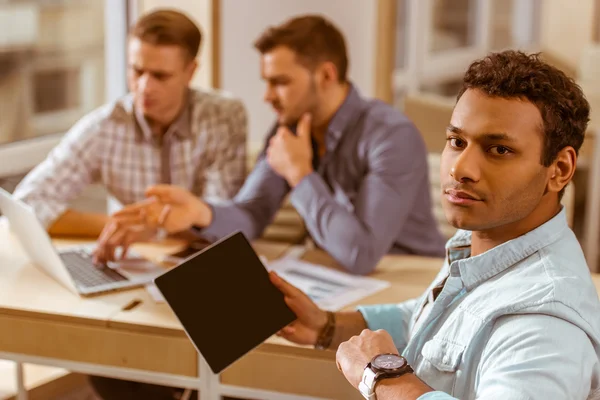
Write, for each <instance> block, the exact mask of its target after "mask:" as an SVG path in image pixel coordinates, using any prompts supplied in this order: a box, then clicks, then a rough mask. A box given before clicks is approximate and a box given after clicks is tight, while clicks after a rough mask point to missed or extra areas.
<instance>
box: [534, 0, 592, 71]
mask: <svg viewBox="0 0 600 400" xmlns="http://www.w3.org/2000/svg"><path fill="white" fill-rule="evenodd" d="M593 15H594V0H576V1H574V0H543V2H542V18H541V37H540V41H541V47H542V49H543V50H548V49H549V50H551V51H552V52H553V53H554V54H556V56H558V57H559V58H561V59H562V60H563V61H566V62H568V63H569V65H572V66H576V65H578V64H579V62H580V61H581V57H582V53H583V51H584V49H585V48H586V47H587V46H588V45H589V44H590V42H591V40H592V23H593Z"/></svg>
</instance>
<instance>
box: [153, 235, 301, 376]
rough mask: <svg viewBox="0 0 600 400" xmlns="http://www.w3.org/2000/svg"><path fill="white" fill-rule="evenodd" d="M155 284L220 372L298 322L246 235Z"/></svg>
mask: <svg viewBox="0 0 600 400" xmlns="http://www.w3.org/2000/svg"><path fill="white" fill-rule="evenodd" d="M154 283H155V284H156V287H157V288H158V289H159V290H160V292H161V293H162V295H163V296H164V298H165V301H166V302H167V303H168V304H169V306H170V307H171V309H172V310H173V312H174V313H175V315H176V316H177V318H178V319H179V321H180V322H181V324H182V325H183V328H184V330H185V332H186V333H187V335H188V337H189V338H190V340H191V341H192V342H193V344H194V346H195V347H196V349H197V350H198V352H200V354H201V355H202V356H203V357H204V359H205V360H206V362H207V363H208V365H209V367H210V368H211V370H212V371H213V372H214V373H216V374H217V373H220V372H221V371H223V370H224V369H225V368H227V367H228V366H229V365H231V364H232V363H233V362H235V361H236V360H238V359H239V358H240V357H242V356H243V355H244V354H246V353H248V352H249V351H250V350H252V349H254V348H255V347H256V346H258V345H259V344H261V343H262V342H264V341H265V340H266V339H268V338H269V337H270V336H272V335H273V334H275V333H276V332H277V331H279V330H280V329H281V328H283V327H285V326H286V325H288V324H290V323H291V322H293V321H294V320H295V319H296V316H295V314H294V313H293V312H292V311H291V310H290V309H289V307H288V306H287V304H286V303H285V302H284V299H283V294H282V293H281V292H280V291H279V290H278V289H277V288H276V287H275V286H273V284H272V283H271V281H270V280H269V275H268V272H267V270H266V269H265V266H264V265H263V263H262V262H261V260H260V258H259V257H258V255H257V254H256V253H255V252H254V249H253V248H252V246H251V245H250V243H249V242H248V240H247V239H246V237H245V236H244V235H243V234H242V233H241V232H236V233H234V234H231V235H230V236H228V237H225V238H223V239H221V240H220V241H218V242H215V243H214V244H212V245H210V246H209V247H207V248H205V249H204V250H202V251H200V252H199V253H197V254H195V255H193V256H191V257H189V258H187V259H185V260H184V261H183V262H182V263H181V264H179V265H178V266H176V267H174V268H173V269H171V270H169V271H168V272H166V273H164V274H163V275H161V276H159V277H158V278H156V279H155V280H154Z"/></svg>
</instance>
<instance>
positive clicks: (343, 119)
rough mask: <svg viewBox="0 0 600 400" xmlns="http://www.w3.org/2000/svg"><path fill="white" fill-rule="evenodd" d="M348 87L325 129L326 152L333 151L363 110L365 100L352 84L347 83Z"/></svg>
mask: <svg viewBox="0 0 600 400" xmlns="http://www.w3.org/2000/svg"><path fill="white" fill-rule="evenodd" d="M349 85H350V88H349V90H348V94H347V95H346V98H345V99H344V102H343V103H342V105H341V106H340V108H338V110H337V111H336V113H335V114H334V115H333V118H332V119H331V121H330V122H329V126H328V127H327V136H326V138H325V146H326V147H327V152H332V151H333V150H335V148H336V147H337V144H338V143H339V141H340V139H341V138H342V135H343V133H344V131H345V130H346V129H347V128H348V127H351V126H354V125H355V124H356V122H357V121H358V119H359V118H360V116H361V114H362V111H363V109H364V108H365V104H366V100H365V99H363V98H362V96H361V95H360V93H359V91H358V89H356V87H355V86H354V85H353V84H352V83H349Z"/></svg>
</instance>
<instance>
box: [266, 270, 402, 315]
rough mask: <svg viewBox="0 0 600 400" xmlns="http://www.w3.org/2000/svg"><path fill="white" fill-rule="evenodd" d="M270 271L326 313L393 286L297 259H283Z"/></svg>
mask: <svg viewBox="0 0 600 400" xmlns="http://www.w3.org/2000/svg"><path fill="white" fill-rule="evenodd" d="M267 268H268V269H269V270H273V271H275V272H277V273H278V274H279V276H281V277H282V278H283V279H285V280H286V281H288V282H289V283H291V284H292V285H294V286H296V287H297V288H298V289H300V290H302V291H303V292H304V293H306V294H307V295H308V296H309V297H310V298H311V299H312V300H313V301H314V302H315V303H316V304H317V305H318V306H319V307H321V308H322V309H324V310H330V311H337V310H340V309H342V308H344V307H346V306H347V305H349V304H352V303H354V302H357V301H359V300H361V299H363V298H365V297H367V296H370V295H372V294H374V293H377V292H379V291H381V290H383V289H385V288H387V287H389V286H390V284H389V282H387V281H382V280H379V279H374V278H368V277H363V276H355V275H350V274H347V273H344V272H340V271H335V270H332V269H330V268H326V267H323V266H320V265H317V264H312V263H308V262H305V261H299V260H297V259H295V258H281V259H279V260H276V261H273V262H271V263H269V264H268V266H267Z"/></svg>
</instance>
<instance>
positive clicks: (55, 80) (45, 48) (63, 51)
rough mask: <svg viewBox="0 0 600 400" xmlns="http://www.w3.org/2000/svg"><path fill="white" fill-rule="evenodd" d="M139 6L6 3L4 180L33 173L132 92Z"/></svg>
mask: <svg viewBox="0 0 600 400" xmlns="http://www.w3.org/2000/svg"><path fill="white" fill-rule="evenodd" d="M135 4H136V2H135V1H134V0H0V26H1V27H2V29H0V160H2V162H0V179H2V178H6V177H9V176H14V175H20V174H23V173H25V172H27V171H28V170H29V169H31V168H32V167H34V166H35V165H36V164H37V163H39V162H40V161H42V160H43V159H44V157H45V156H46V155H47V154H48V152H49V151H50V149H51V148H52V147H54V146H55V145H56V144H57V143H58V142H59V141H60V139H61V136H62V134H64V133H65V132H66V131H67V130H68V129H69V128H70V127H71V126H72V125H73V124H74V123H75V122H76V121H77V120H79V119H80V118H81V117H82V116H83V115H85V114H87V113H89V112H90V111H92V110H94V109H95V108H97V107H99V106H100V105H102V104H103V103H105V102H106V101H107V100H112V99H114V98H116V97H118V96H121V95H123V94H124V93H125V92H126V90H127V88H126V83H125V75H126V69H125V46H126V40H125V39H126V35H127V24H128V15H129V14H131V11H132V9H133V8H134V6H135ZM107 26H110V29H106V27H107ZM105 76H110V79H105Z"/></svg>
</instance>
